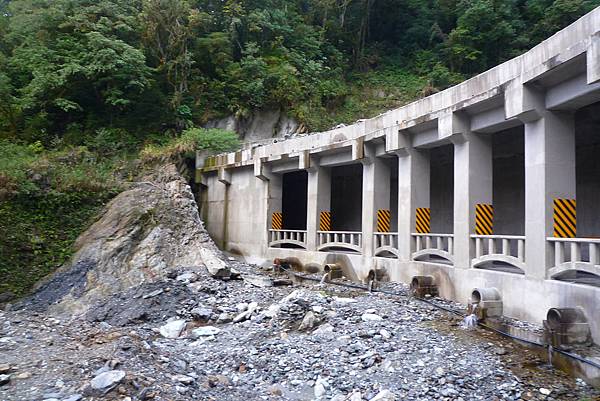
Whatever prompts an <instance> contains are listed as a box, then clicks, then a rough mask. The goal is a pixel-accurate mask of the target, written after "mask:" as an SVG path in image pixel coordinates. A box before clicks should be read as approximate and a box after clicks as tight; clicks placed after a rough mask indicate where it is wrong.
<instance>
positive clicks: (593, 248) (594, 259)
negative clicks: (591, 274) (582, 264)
mask: <svg viewBox="0 0 600 401" xmlns="http://www.w3.org/2000/svg"><path fill="white" fill-rule="evenodd" d="M589 247H590V248H589V250H590V263H591V264H592V265H598V264H600V261H599V260H598V256H600V255H598V244H597V243H595V242H590V243H589Z"/></svg>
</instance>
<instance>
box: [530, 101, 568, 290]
mask: <svg viewBox="0 0 600 401" xmlns="http://www.w3.org/2000/svg"><path fill="white" fill-rule="evenodd" d="M575 183H576V180H575V128H574V122H573V116H572V115H571V114H566V113H555V112H550V111H547V112H545V113H544V114H543V116H542V118H541V119H539V120H536V121H532V122H529V123H526V124H525V237H526V241H525V260H526V262H527V271H526V272H525V274H527V275H530V276H533V277H536V278H539V279H544V278H546V273H547V269H548V268H549V267H550V266H551V265H552V263H553V259H552V249H551V246H550V244H549V243H548V242H547V241H546V238H547V237H551V236H552V234H553V200H554V198H567V199H574V198H575V190H576V186H575Z"/></svg>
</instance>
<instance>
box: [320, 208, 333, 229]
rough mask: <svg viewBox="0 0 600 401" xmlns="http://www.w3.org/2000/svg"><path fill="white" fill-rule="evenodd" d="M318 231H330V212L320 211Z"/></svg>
mask: <svg viewBox="0 0 600 401" xmlns="http://www.w3.org/2000/svg"><path fill="white" fill-rule="evenodd" d="M319 231H331V212H321V214H320V215H319Z"/></svg>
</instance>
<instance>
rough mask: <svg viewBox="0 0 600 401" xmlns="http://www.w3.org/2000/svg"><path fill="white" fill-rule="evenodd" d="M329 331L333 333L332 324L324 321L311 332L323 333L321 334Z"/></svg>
mask: <svg viewBox="0 0 600 401" xmlns="http://www.w3.org/2000/svg"><path fill="white" fill-rule="evenodd" d="M329 333H333V326H332V325H330V324H329V323H325V324H323V325H321V326H319V327H318V328H317V329H316V330H315V331H313V334H316V335H323V334H329Z"/></svg>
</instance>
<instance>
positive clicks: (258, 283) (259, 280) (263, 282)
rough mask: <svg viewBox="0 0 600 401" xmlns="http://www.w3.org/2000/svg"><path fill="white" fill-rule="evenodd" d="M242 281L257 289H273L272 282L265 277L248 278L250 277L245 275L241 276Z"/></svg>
mask: <svg viewBox="0 0 600 401" xmlns="http://www.w3.org/2000/svg"><path fill="white" fill-rule="evenodd" d="M242 277H243V279H244V281H245V282H246V283H249V284H252V285H253V286H255V287H259V288H266V287H273V280H271V279H270V278H269V277H265V276H254V275H252V276H250V275H246V276H242Z"/></svg>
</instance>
